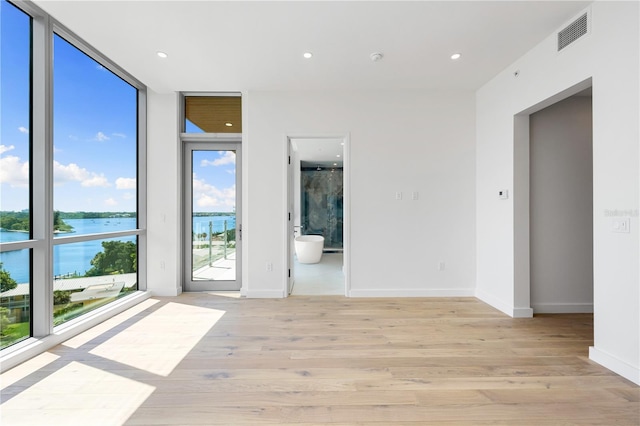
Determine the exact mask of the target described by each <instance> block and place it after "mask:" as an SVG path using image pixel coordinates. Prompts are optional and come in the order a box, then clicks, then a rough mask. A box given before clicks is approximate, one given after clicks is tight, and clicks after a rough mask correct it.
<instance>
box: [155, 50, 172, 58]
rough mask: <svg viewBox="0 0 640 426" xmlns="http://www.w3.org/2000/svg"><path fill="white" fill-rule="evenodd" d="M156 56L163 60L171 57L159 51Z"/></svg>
mask: <svg viewBox="0 0 640 426" xmlns="http://www.w3.org/2000/svg"><path fill="white" fill-rule="evenodd" d="M156 55H158V56H159V57H161V58H163V59H164V58H166V57H168V56H169V55H167V54H166V53H164V52H161V51H159V50H158V51H157V52H156Z"/></svg>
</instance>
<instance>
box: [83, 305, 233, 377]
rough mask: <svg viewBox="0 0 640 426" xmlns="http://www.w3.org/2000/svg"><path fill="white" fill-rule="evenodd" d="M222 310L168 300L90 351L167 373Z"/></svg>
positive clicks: (207, 329)
mask: <svg viewBox="0 0 640 426" xmlns="http://www.w3.org/2000/svg"><path fill="white" fill-rule="evenodd" d="M224 314H225V311H221V310H218V309H208V308H201V307H197V306H189V305H184V304H181V303H168V304H166V305H165V306H162V307H161V308H159V309H158V310H157V311H155V312H153V313H152V314H149V315H148V316H146V317H144V318H143V319H141V320H140V321H137V322H136V323H135V324H133V325H132V326H131V327H128V328H127V329H126V330H123V331H121V332H120V333H118V334H117V335H115V336H113V337H112V338H110V339H109V340H107V341H106V342H104V343H102V344H101V345H99V346H97V347H96V348H95V349H93V350H91V351H90V352H89V353H90V354H92V355H97V356H100V357H103V358H106V359H109V360H112V361H116V362H119V363H121V364H124V365H128V366H131V367H134V368H138V369H140V370H144V371H147V372H150V373H153V374H158V375H161V376H168V375H169V374H171V372H172V371H173V369H174V368H175V367H176V366H177V365H178V364H179V363H180V362H181V361H182V360H183V359H184V357H185V356H186V355H187V354H188V353H189V351H191V350H192V349H193V348H194V347H195V346H196V345H197V344H198V342H199V341H200V339H202V337H203V336H204V335H205V334H206V333H207V331H209V329H211V327H213V326H214V325H215V324H216V323H217V322H218V320H219V319H220V318H222V316H223V315H224ZM158 354H161V355H158Z"/></svg>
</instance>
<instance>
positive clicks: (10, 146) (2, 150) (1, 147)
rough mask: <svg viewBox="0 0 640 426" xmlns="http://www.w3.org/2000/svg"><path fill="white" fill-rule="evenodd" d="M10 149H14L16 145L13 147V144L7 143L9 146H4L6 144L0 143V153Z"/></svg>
mask: <svg viewBox="0 0 640 426" xmlns="http://www.w3.org/2000/svg"><path fill="white" fill-rule="evenodd" d="M12 149H16V147H15V146H13V145H9V146H6V145H0V154H4V153H5V152H9V151H11V150H12Z"/></svg>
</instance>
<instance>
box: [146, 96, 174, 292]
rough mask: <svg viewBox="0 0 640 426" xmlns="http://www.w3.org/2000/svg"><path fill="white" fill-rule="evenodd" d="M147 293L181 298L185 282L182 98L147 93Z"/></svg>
mask: <svg viewBox="0 0 640 426" xmlns="http://www.w3.org/2000/svg"><path fill="white" fill-rule="evenodd" d="M147 126H148V133H147V212H148V213H147V289H148V290H150V291H151V292H152V293H153V294H154V295H157V296H175V295H177V294H180V292H181V291H182V290H181V284H182V278H181V276H180V268H181V263H182V262H181V257H180V256H181V253H182V250H181V247H182V245H181V244H182V243H181V241H180V226H181V215H180V210H181V207H180V206H181V204H180V191H179V185H180V184H181V182H182V179H181V176H180V175H179V159H180V158H181V153H180V143H179V141H178V98H177V95H175V94H169V95H164V94H162V95H161V94H158V93H155V92H153V91H151V90H148V92H147Z"/></svg>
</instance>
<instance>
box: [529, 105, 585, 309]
mask: <svg viewBox="0 0 640 426" xmlns="http://www.w3.org/2000/svg"><path fill="white" fill-rule="evenodd" d="M591 116H592V112H591V97H587V96H572V97H570V98H567V99H565V100H563V101H560V102H558V103H556V104H553V105H551V106H549V107H547V108H544V109H542V110H540V111H538V112H536V113H534V114H531V116H530V127H529V128H530V135H531V136H530V141H529V143H530V212H531V215H530V230H531V237H530V238H531V246H530V247H531V307H532V308H533V310H534V312H536V313H566V312H593V150H592V139H593V132H592V119H591Z"/></svg>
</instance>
